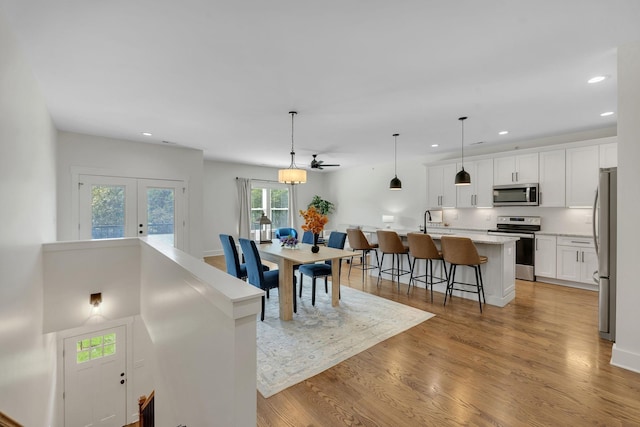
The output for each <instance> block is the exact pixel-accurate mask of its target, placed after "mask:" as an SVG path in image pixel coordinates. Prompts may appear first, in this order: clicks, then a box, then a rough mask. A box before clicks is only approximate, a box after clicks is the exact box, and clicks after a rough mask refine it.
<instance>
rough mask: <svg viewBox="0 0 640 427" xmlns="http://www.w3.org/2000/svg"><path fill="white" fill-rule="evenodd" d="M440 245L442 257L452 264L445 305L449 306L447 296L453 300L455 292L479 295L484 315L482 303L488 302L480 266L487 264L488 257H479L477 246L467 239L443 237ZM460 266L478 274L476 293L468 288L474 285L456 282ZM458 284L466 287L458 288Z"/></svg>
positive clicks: (479, 302)
mask: <svg viewBox="0 0 640 427" xmlns="http://www.w3.org/2000/svg"><path fill="white" fill-rule="evenodd" d="M440 243H441V245H442V256H443V257H444V260H445V261H446V262H448V263H449V264H451V266H450V267H449V276H448V281H447V291H446V292H445V294H444V304H445V305H446V304H447V294H448V295H449V297H450V298H452V297H453V291H454V290H456V291H461V292H471V293H477V294H478V304H479V305H480V313H482V303H483V302H484V303H485V304H486V303H487V301H486V300H485V298H484V286H483V284H482V270H481V269H480V265H481V264H485V263H486V262H487V257H486V256H482V255H478V250H477V249H476V245H474V244H473V242H472V241H471V239H469V238H467V237H456V236H442V238H441V240H440ZM459 265H464V266H468V267H472V268H473V269H474V271H475V274H476V283H475V287H476V290H475V291H474V290H470V289H469V288H468V287H469V286H473V283H465V282H456V281H455V276H456V269H457V267H458V266H459ZM456 284H458V285H462V286H466V287H460V288H456V287H455V285H456ZM480 295H482V300H481V299H480Z"/></svg>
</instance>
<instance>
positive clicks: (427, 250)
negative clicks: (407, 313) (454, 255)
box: [407, 233, 449, 302]
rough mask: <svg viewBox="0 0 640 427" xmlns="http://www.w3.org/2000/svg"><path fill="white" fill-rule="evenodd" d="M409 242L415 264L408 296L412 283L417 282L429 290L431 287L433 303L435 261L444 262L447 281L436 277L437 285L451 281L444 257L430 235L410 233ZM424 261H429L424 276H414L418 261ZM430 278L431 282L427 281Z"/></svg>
mask: <svg viewBox="0 0 640 427" xmlns="http://www.w3.org/2000/svg"><path fill="white" fill-rule="evenodd" d="M407 240H408V242H409V253H410V254H411V256H412V257H413V262H412V263H411V278H410V279H409V288H408V289H407V295H408V294H409V290H410V289H411V282H414V286H415V281H418V282H423V283H424V284H425V286H426V287H427V288H429V286H431V302H433V283H434V282H433V279H434V277H433V261H434V260H440V261H441V262H442V270H443V271H444V274H445V277H446V279H443V278H442V277H435V279H436V282H435V283H436V284H437V283H443V282H448V281H449V276H448V274H447V266H446V264H445V263H444V258H443V257H442V252H440V251H439V250H438V248H437V247H436V245H435V243H433V239H432V238H431V236H429V235H428V234H423V233H408V234H407ZM417 259H424V260H426V261H427V263H426V265H425V269H424V274H423V275H421V276H414V275H413V273H414V272H415V271H416V260H417ZM427 278H429V281H427Z"/></svg>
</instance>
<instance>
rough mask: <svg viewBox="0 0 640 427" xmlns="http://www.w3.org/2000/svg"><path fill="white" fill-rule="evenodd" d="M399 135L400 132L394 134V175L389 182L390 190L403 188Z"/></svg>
mask: <svg viewBox="0 0 640 427" xmlns="http://www.w3.org/2000/svg"><path fill="white" fill-rule="evenodd" d="M398 135H400V134H399V133H394V134H393V139H394V143H393V144H394V149H393V157H394V159H393V173H394V177H393V179H392V180H391V182H390V183H389V190H402V181H400V180H399V179H398Z"/></svg>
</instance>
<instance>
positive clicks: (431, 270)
mask: <svg viewBox="0 0 640 427" xmlns="http://www.w3.org/2000/svg"><path fill="white" fill-rule="evenodd" d="M427 264H429V278H430V279H429V280H431V303H432V304H433V260H432V259H428V260H427ZM424 268H425V270H426V269H427V266H426V265H425V267H424ZM425 273H426V271H425ZM425 283H426V280H425Z"/></svg>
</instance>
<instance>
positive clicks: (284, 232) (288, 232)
mask: <svg viewBox="0 0 640 427" xmlns="http://www.w3.org/2000/svg"><path fill="white" fill-rule="evenodd" d="M275 235H276V239H281V238H283V237H287V236H292V237H298V231H296V229H295V228H290V227H281V228H276V234H275Z"/></svg>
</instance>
